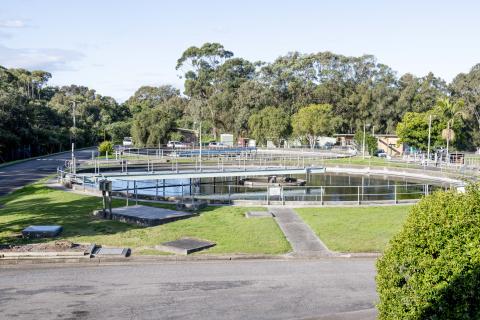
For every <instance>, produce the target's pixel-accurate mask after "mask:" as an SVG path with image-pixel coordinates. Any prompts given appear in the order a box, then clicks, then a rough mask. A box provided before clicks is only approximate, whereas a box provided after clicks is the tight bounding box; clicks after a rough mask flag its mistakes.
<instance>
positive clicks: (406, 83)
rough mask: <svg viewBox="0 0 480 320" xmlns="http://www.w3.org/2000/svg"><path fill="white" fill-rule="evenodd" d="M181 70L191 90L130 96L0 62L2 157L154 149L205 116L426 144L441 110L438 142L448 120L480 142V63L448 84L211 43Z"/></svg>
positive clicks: (230, 123) (213, 134) (255, 126)
mask: <svg viewBox="0 0 480 320" xmlns="http://www.w3.org/2000/svg"><path fill="white" fill-rule="evenodd" d="M175 67H176V69H177V71H178V72H179V73H180V76H181V78H182V79H183V80H184V92H183V93H181V92H180V91H179V90H178V89H177V88H174V87H172V86H170V85H162V86H158V87H152V86H143V87H140V88H139V89H138V90H137V91H136V92H135V93H134V94H133V95H132V96H131V97H130V98H129V99H128V100H126V101H125V102H123V103H118V102H117V101H115V99H113V98H112V97H107V96H102V95H100V94H98V93H97V92H96V91H95V90H93V89H91V88H87V87H83V86H76V85H70V86H63V87H52V86H49V85H48V80H49V79H50V77H51V74H50V73H48V72H45V71H30V70H24V69H7V68H4V67H0V161H8V160H13V159H16V158H21V157H26V156H34V155H39V154H44V153H51V152H56V151H63V150H66V149H68V148H70V144H71V142H72V141H76V144H77V146H78V147H81V146H90V145H95V144H98V143H99V142H101V141H103V140H113V141H114V142H115V143H119V142H120V141H121V139H122V138H123V137H124V136H132V137H133V138H134V141H135V142H136V144H138V145H139V146H154V145H158V144H159V143H161V144H163V143H165V142H166V141H168V140H169V139H174V140H177V139H179V138H180V136H179V135H178V133H177V132H176V131H175V128H178V127H180V128H190V129H195V130H198V128H199V127H200V123H202V133H203V134H204V136H206V137H207V138H210V139H212V140H213V139H216V138H217V137H218V135H219V134H220V133H223V132H228V133H233V134H234V135H235V136H237V137H239V136H242V137H252V138H254V139H256V140H257V141H258V142H259V143H260V144H263V143H265V142H266V140H267V139H268V140H272V141H275V142H277V143H281V141H282V140H284V139H287V138H289V137H295V138H299V139H300V140H301V141H302V142H304V143H309V144H313V143H314V141H315V139H316V137H317V136H319V135H328V134H331V133H334V132H338V133H355V132H357V131H358V130H360V129H362V128H363V125H364V124H366V123H368V124H369V125H370V126H374V127H375V132H379V133H398V134H399V135H400V136H401V138H402V140H403V141H405V142H407V143H409V144H410V145H412V146H415V147H417V148H424V143H425V141H426V140H425V139H424V137H423V136H422V134H424V132H425V126H427V127H428V123H429V119H430V115H432V114H433V115H434V116H433V128H434V144H435V145H440V144H442V143H444V141H443V140H442V129H441V128H444V127H445V126H446V125H450V124H451V125H452V129H453V130H454V132H455V134H456V135H455V139H453V140H452V144H453V146H454V147H455V148H457V149H473V148H475V147H478V146H480V129H479V128H480V64H479V65H476V66H474V67H473V68H472V69H471V70H470V71H469V72H468V73H460V74H458V75H457V76H456V77H455V78H454V79H453V80H452V82H451V83H446V82H445V81H444V80H442V79H441V78H439V77H437V76H435V75H434V74H433V73H429V74H427V75H425V76H423V77H417V76H414V75H412V74H409V73H407V74H403V75H398V74H397V72H395V71H394V70H392V68H390V67H389V66H387V65H384V64H381V63H379V62H377V60H376V59H375V57H374V56H372V55H363V56H360V57H348V56H344V55H340V54H335V53H332V52H319V53H312V54H301V53H298V52H292V53H288V54H286V55H284V56H280V57H278V58H277V59H276V60H275V61H273V62H269V63H266V62H261V61H248V60H246V59H244V58H240V57H235V55H234V53H233V52H232V51H229V50H227V49H226V48H224V46H223V45H221V44H219V43H205V44H204V45H202V46H200V47H196V46H192V47H190V48H188V49H187V50H185V51H184V52H183V54H182V55H181V57H179V59H178V60H177V63H176V66H175ZM442 101H443V102H442ZM447 102H448V103H447ZM442 103H443V104H444V106H443V107H442V106H441V105H442ZM446 103H447V104H448V105H447V106H445V104H446ZM460 105H461V108H460V109H461V111H460V109H459V106H460ZM74 108H75V118H76V123H75V128H74V127H73V112H74V111H73V109H74ZM442 108H443V109H442ZM455 109H459V110H455ZM452 112H453V113H452ZM415 130H420V131H421V133H420V134H418V135H417V136H415V133H412V132H414V131H415Z"/></svg>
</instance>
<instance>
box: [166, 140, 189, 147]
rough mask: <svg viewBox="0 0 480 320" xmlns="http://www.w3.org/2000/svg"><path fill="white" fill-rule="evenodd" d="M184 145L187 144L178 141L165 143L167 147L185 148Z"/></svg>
mask: <svg viewBox="0 0 480 320" xmlns="http://www.w3.org/2000/svg"><path fill="white" fill-rule="evenodd" d="M186 147H187V145H186V144H185V143H183V142H180V141H168V143H167V148H173V149H176V148H186Z"/></svg>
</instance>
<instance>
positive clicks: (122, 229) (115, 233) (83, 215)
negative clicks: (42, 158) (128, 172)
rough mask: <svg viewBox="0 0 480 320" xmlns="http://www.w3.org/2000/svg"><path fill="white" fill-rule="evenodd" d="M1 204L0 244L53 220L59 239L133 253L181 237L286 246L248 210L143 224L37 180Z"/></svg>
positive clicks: (220, 244)
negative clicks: (100, 213) (101, 212)
mask: <svg viewBox="0 0 480 320" xmlns="http://www.w3.org/2000/svg"><path fill="white" fill-rule="evenodd" d="M0 203H1V204H3V205H5V207H4V208H2V209H0V244H7V243H9V244H21V243H25V241H26V240H25V239H21V238H16V237H14V235H15V234H18V233H19V232H20V231H21V230H22V229H23V228H25V227H27V226H29V225H32V224H35V225H45V224H58V225H62V226H63V228H64V232H63V234H62V236H61V238H62V239H67V240H70V241H73V242H79V243H97V244H102V245H109V246H127V247H130V248H132V249H133V250H134V252H135V251H136V250H137V249H138V252H141V253H148V254H150V253H152V250H148V248H149V247H153V246H154V245H157V244H160V243H161V242H165V241H171V240H176V239H178V238H180V237H195V238H200V239H206V240H211V241H214V242H216V243H217V245H216V246H215V247H213V248H211V249H209V250H207V251H205V253H217V254H223V253H229V254H232V253H247V254H281V253H285V252H288V251H289V250H290V246H289V244H288V242H287V240H286V239H285V237H284V235H283V234H282V232H281V230H280V229H279V228H278V226H277V224H276V223H275V221H274V220H273V219H246V218H245V217H244V213H245V211H246V210H248V208H239V207H209V208H207V209H205V210H203V211H202V212H201V214H200V215H199V216H197V217H194V218H190V219H186V220H180V221H175V222H172V223H168V224H164V225H160V226H155V227H148V228H145V227H139V226H134V225H130V224H126V223H122V222H117V221H110V220H99V219H96V218H95V217H93V216H92V215H91V212H92V211H93V210H94V209H98V208H100V207H101V199H100V198H97V197H91V196H83V195H78V194H74V193H70V192H65V191H60V190H53V189H49V188H47V187H45V186H44V185H42V184H33V185H29V186H27V187H25V188H23V189H21V190H18V191H16V192H14V193H12V194H10V195H8V196H5V197H3V198H0ZM142 204H144V205H153V204H152V203H142ZM123 205H125V201H120V200H114V201H113V206H114V207H118V206H123ZM155 206H162V207H165V205H155ZM167 207H168V205H167ZM169 207H171V206H169ZM38 241H46V240H37V242H38Z"/></svg>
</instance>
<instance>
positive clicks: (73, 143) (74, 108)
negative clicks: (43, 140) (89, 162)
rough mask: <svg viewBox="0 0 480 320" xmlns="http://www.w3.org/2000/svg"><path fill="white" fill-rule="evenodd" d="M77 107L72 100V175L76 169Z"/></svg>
mask: <svg viewBox="0 0 480 320" xmlns="http://www.w3.org/2000/svg"><path fill="white" fill-rule="evenodd" d="M76 107H77V102H76V101H75V100H73V141H72V164H71V166H72V173H73V174H75V173H77V172H76V168H75V138H76V137H75V131H76V130H75V129H76V118H75V111H76Z"/></svg>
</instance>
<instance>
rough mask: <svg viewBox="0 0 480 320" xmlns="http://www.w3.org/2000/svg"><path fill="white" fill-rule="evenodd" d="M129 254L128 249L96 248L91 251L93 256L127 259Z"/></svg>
mask: <svg viewBox="0 0 480 320" xmlns="http://www.w3.org/2000/svg"><path fill="white" fill-rule="evenodd" d="M130 253H131V250H130V248H102V247H99V248H96V249H95V250H94V251H93V255H94V256H96V257H97V256H109V257H111V256H121V257H128V256H129V255H130Z"/></svg>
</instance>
